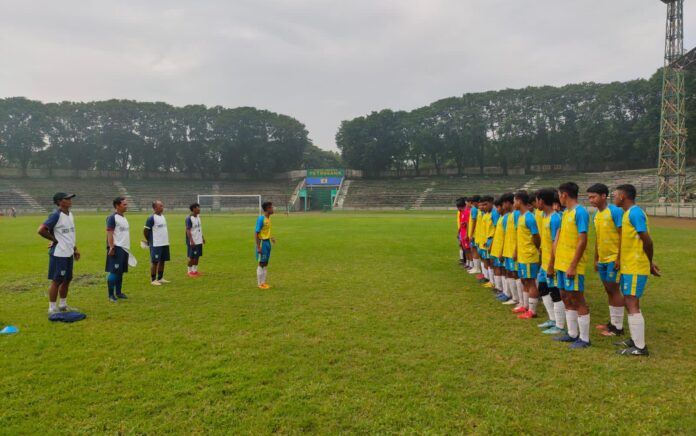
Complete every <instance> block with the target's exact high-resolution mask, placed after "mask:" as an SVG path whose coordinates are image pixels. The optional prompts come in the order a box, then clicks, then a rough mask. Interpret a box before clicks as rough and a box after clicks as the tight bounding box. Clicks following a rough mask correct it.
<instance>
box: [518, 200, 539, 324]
mask: <svg viewBox="0 0 696 436" xmlns="http://www.w3.org/2000/svg"><path fill="white" fill-rule="evenodd" d="M533 203H534V199H533V197H532V196H530V195H529V194H528V193H527V191H519V192H517V193H515V207H516V208H517V209H518V210H519V211H520V219H519V221H518V222H517V251H516V253H515V254H516V259H515V260H516V261H517V275H518V276H519V278H520V279H522V285H523V286H524V290H523V291H522V306H520V307H518V308H515V309H513V312H514V313H519V315H518V318H520V319H531V318H536V317H537V313H536V309H537V304H538V303H539V290H538V289H537V283H536V278H537V276H538V275H539V246H540V245H541V238H540V236H539V229H538V228H537V225H536V219H534V212H533V209H534V205H533Z"/></svg>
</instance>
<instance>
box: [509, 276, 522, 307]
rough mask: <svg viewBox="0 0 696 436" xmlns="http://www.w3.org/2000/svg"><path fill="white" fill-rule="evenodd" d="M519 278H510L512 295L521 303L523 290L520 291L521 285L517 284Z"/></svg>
mask: <svg viewBox="0 0 696 436" xmlns="http://www.w3.org/2000/svg"><path fill="white" fill-rule="evenodd" d="M517 284H518V283H517V280H516V279H510V285H511V286H512V295H513V296H514V297H515V300H517V303H518V304H519V303H520V302H521V301H522V292H521V291H520V287H519V286H517Z"/></svg>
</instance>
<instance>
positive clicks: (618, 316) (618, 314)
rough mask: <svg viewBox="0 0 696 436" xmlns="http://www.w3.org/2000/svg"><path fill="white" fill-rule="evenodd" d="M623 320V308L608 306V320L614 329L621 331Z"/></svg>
mask: <svg viewBox="0 0 696 436" xmlns="http://www.w3.org/2000/svg"><path fill="white" fill-rule="evenodd" d="M623 318H624V308H623V306H621V307H616V306H609V319H611V323H612V325H613V326H614V327H616V328H617V329H619V330H621V329H623Z"/></svg>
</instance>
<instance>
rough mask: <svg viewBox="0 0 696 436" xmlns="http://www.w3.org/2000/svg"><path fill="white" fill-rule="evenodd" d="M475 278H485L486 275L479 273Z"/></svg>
mask: <svg viewBox="0 0 696 436" xmlns="http://www.w3.org/2000/svg"><path fill="white" fill-rule="evenodd" d="M476 278H477V279H479V280H486V277H485V276H484V275H483V274H482V273H479V274H478V275H477V276H476Z"/></svg>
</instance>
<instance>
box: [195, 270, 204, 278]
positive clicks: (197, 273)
mask: <svg viewBox="0 0 696 436" xmlns="http://www.w3.org/2000/svg"><path fill="white" fill-rule="evenodd" d="M193 273H194V274H195V275H196V277H200V276H202V275H203V273H202V272H200V271H194V272H193Z"/></svg>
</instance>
